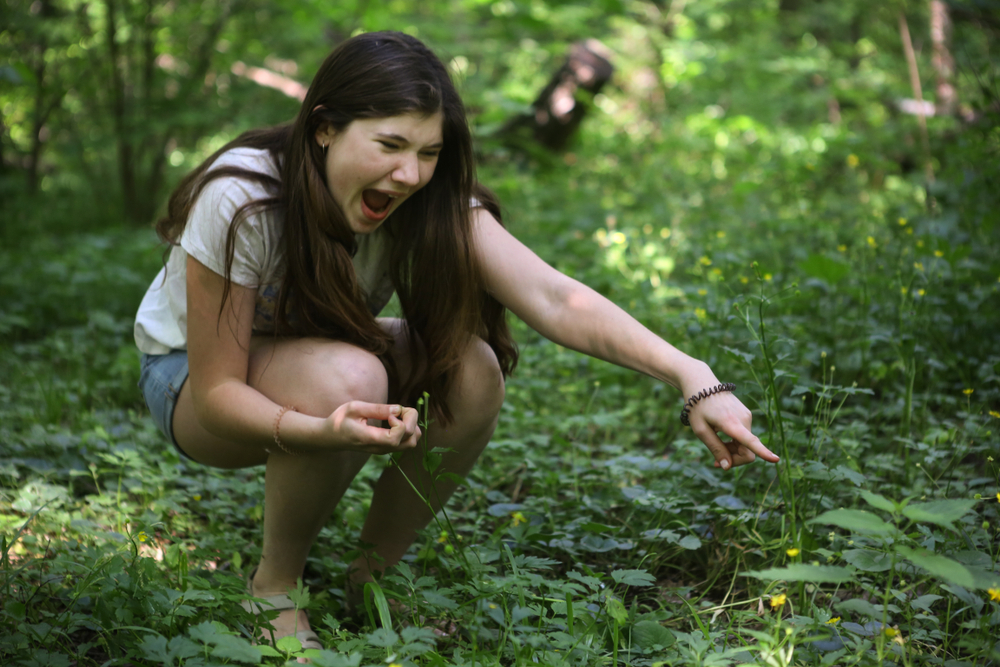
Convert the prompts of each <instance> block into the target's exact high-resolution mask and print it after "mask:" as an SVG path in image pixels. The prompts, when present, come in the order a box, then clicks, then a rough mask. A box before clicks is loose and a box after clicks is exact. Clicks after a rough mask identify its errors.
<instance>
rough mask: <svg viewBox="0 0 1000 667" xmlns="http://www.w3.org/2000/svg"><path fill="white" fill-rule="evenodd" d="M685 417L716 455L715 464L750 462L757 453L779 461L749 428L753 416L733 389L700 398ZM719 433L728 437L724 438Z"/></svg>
mask: <svg viewBox="0 0 1000 667" xmlns="http://www.w3.org/2000/svg"><path fill="white" fill-rule="evenodd" d="M706 386H714V385H706ZM695 393H696V392H695ZM689 395H691V394H689ZM688 417H689V419H690V422H691V430H693V431H694V434H695V435H696V436H698V438H699V439H700V440H701V441H702V442H704V443H705V445H706V446H707V447H708V449H709V451H710V452H712V455H713V456H714V457H715V467H716V468H722V469H723V470H729V469H730V468H731V467H733V466H741V465H746V464H747V463H751V462H753V461H754V460H756V458H757V457H758V456H759V457H761V458H762V459H764V460H765V461H769V462H771V463H777V462H778V456H777V454H775V453H774V452H772V451H771V450H770V449H768V448H767V447H765V446H764V443H762V442H761V441H760V438H758V437H757V436H755V435H754V434H753V432H751V430H750V424H751V422H752V420H753V416H752V415H751V413H750V410H748V409H747V407H746V406H745V405H743V403H741V402H740V399H738V398H736V396H734V395H733V394H732V393H730V392H728V391H727V392H721V393H719V394H715V395H713V396H709V397H708V398H703V399H701V400H700V401H699V402H698V403H697V404H695V406H694V407H692V408H691V409H690V410H689V411H688ZM719 433H724V434H725V435H726V436H728V438H730V439H727V440H723V439H722V438H720V437H719V435H718V434H719Z"/></svg>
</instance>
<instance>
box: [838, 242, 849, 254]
mask: <svg viewBox="0 0 1000 667" xmlns="http://www.w3.org/2000/svg"><path fill="white" fill-rule="evenodd" d="M837 250H838V251H839V252H847V246H846V245H844V244H843V243H841V244H840V245H839V246H837Z"/></svg>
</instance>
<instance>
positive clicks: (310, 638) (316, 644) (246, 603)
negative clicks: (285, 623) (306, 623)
mask: <svg viewBox="0 0 1000 667" xmlns="http://www.w3.org/2000/svg"><path fill="white" fill-rule="evenodd" d="M256 572H257V570H256V569H254V571H253V572H251V573H250V578H249V579H248V580H247V593H248V594H249V595H250V597H254V598H258V599H260V602H254V601H252V600H243V601H242V602H241V603H240V606H241V607H243V609H245V610H246V611H247V612H249V613H251V614H262V613H264V612H265V611H285V610H286V609H295V603H294V602H292V599H291V598H290V597H288V596H287V595H285V594H284V593H279V594H277V595H270V596H268V597H260V596H258V595H254V593H253V576H254V574H256ZM294 636H295V638H296V639H298V640H299V643H300V644H302V649H303V650H306V649H316V650H319V651H322V650H323V644H321V643H320V641H319V636H318V635H317V634H316V633H315V632H313V631H312V630H299V631H298V632H296V633H295V635H294ZM278 639H281V637H278Z"/></svg>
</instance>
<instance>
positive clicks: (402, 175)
mask: <svg viewBox="0 0 1000 667" xmlns="http://www.w3.org/2000/svg"><path fill="white" fill-rule="evenodd" d="M392 180H394V181H396V182H397V183H400V184H401V185H405V186H407V187H411V188H412V187H416V186H417V185H419V184H420V162H419V158H418V157H417V156H416V155H408V154H407V155H402V156H400V161H399V164H398V165H396V168H395V169H394V170H393V171H392Z"/></svg>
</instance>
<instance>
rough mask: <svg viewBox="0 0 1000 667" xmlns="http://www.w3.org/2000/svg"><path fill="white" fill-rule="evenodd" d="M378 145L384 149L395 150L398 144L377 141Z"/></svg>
mask: <svg viewBox="0 0 1000 667" xmlns="http://www.w3.org/2000/svg"><path fill="white" fill-rule="evenodd" d="M379 143H380V144H382V145H383V146H385V147H386V148H389V149H392V150H396V149H398V148H399V144H396V143H393V142H391V141H382V140H379Z"/></svg>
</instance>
